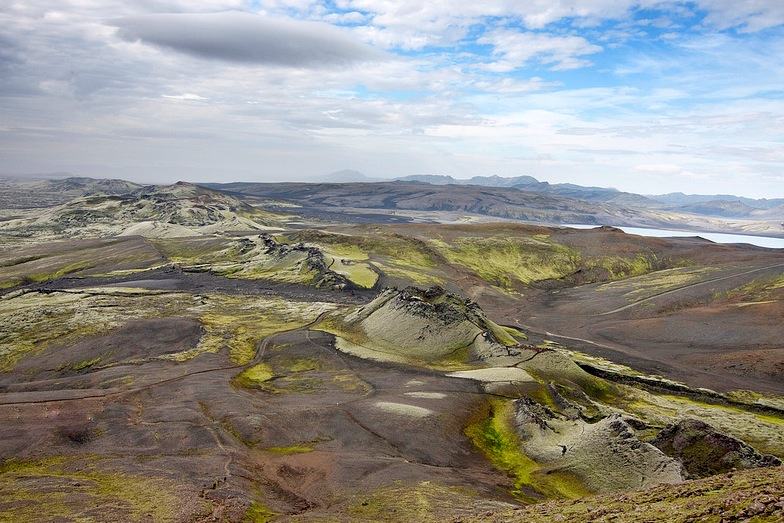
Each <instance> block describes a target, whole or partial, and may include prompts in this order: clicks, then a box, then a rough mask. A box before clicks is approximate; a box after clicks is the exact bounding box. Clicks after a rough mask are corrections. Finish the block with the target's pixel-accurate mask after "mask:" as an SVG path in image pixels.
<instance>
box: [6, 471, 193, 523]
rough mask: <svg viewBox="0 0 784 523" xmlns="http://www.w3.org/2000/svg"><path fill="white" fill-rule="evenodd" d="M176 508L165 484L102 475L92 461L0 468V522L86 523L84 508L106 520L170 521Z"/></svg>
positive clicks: (117, 474)
mask: <svg viewBox="0 0 784 523" xmlns="http://www.w3.org/2000/svg"><path fill="white" fill-rule="evenodd" d="M105 468H107V469H110V468H111V467H110V466H109V464H107V465H106V466H105ZM179 504H180V500H179V498H178V496H177V495H176V494H175V490H174V486H173V485H171V484H170V483H169V482H168V481H165V480H163V479H160V480H159V479H151V478H148V477H142V476H138V475H131V474H125V473H122V472H116V471H110V470H104V466H101V458H97V457H65V456H62V457H60V456H58V457H49V458H43V459H37V460H29V461H18V460H9V461H6V462H4V463H2V464H0V521H34V520H38V519H39V518H40V517H41V516H42V515H46V517H47V518H51V519H63V520H85V521H86V520H89V519H90V517H89V516H88V515H87V514H85V512H84V511H85V509H87V508H89V510H92V511H94V510H98V511H100V512H99V513H100V514H102V516H103V517H104V518H106V519H115V520H125V521H142V520H144V521H147V520H150V519H152V520H154V521H174V520H175V519H176V508H177V507H178V506H179Z"/></svg>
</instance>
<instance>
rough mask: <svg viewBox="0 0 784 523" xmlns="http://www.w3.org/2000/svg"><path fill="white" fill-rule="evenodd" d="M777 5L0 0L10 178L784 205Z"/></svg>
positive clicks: (2, 144)
mask: <svg viewBox="0 0 784 523" xmlns="http://www.w3.org/2000/svg"><path fill="white" fill-rule="evenodd" d="M783 24H784V2H781V1H778V0H776V1H774V0H747V1H740V0H734V1H730V0H697V1H694V2H679V1H670V0H580V1H578V0H529V1H526V2H519V1H512V0H485V1H482V2H476V1H473V2H468V1H463V0H452V1H438V0H435V1H432V2H428V3H423V2H420V1H414V0H397V1H391V0H332V1H329V2H321V1H311V0H273V1H269V2H268V1H254V2H247V1H244V0H205V1H201V2H188V1H186V0H149V1H146V2H119V1H115V0H105V1H99V0H91V1H83V0H64V1H60V2H44V1H38V0H31V1H28V2H24V3H12V4H10V5H4V6H0V43H2V44H4V45H2V46H0V73H1V74H0V171H1V172H5V173H37V172H49V171H70V172H74V173H78V174H84V175H93V176H112V177H123V178H129V179H135V180H141V181H147V182H159V181H160V182H167V181H174V180H177V179H189V180H210V181H228V180H259V181H265V180H294V179H307V178H310V177H315V176H320V175H324V174H326V173H329V172H331V171H334V170H339V169H345V168H351V169H357V170H359V171H362V172H364V173H366V174H367V175H370V176H375V177H395V176H404V175H409V174H424V173H428V174H449V175H452V176H455V177H459V178H460V177H470V176H474V175H492V174H498V175H502V176H515V175H521V174H528V175H532V176H536V177H537V178H540V179H542V180H548V181H551V182H573V183H580V184H589V185H604V186H614V187H618V188H620V189H624V190H629V191H636V192H642V193H655V192H669V191H684V192H695V193H707V192H710V193H714V192H725V193H736V194H744V195H748V196H756V197H782V196H784V169H783V167H784V143H783V141H784V100H783V98H784V97H783V96H782V95H784V58H782V57H784V25H783Z"/></svg>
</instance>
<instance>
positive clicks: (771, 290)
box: [715, 274, 784, 302]
mask: <svg viewBox="0 0 784 523" xmlns="http://www.w3.org/2000/svg"><path fill="white" fill-rule="evenodd" d="M715 299H717V300H721V301H729V302H742V301H764V300H781V299H784V274H779V275H778V276H772V277H769V278H758V279H756V280H753V281H751V282H749V283H747V284H746V285H743V286H741V287H738V288H736V289H732V290H729V291H726V292H723V293H719V294H717V295H716V296H715Z"/></svg>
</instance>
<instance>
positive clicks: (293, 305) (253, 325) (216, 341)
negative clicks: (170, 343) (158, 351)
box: [169, 295, 336, 365]
mask: <svg viewBox="0 0 784 523" xmlns="http://www.w3.org/2000/svg"><path fill="white" fill-rule="evenodd" d="M335 307H336V306H335V305H333V304H330V303H321V302H309V303H305V302H295V301H290V300H284V299H281V298H255V297H254V298H250V297H247V296H228V295H212V296H210V297H209V301H208V303H207V307H206V309H207V310H205V311H204V312H203V313H202V314H201V315H200V317H199V319H200V321H201V323H202V325H204V330H205V334H204V336H202V339H201V340H200V341H199V345H198V346H197V347H195V348H194V349H191V350H188V351H184V352H181V353H178V354H174V355H170V356H169V359H174V360H175V361H187V360H189V359H191V358H194V357H196V356H198V355H199V354H202V353H205V352H211V353H217V352H219V351H220V350H222V349H223V348H224V347H227V348H228V350H229V356H230V358H231V361H232V362H234V363H236V364H238V365H244V364H246V363H248V362H250V361H251V360H252V359H253V356H254V355H255V354H256V346H257V344H258V343H259V342H260V341H261V340H262V339H264V338H266V337H268V336H270V335H272V334H275V333H279V332H283V331H286V330H291V329H296V328H299V327H302V326H304V325H306V324H308V323H310V322H312V321H313V320H315V319H316V318H317V317H318V315H319V314H321V313H322V312H326V311H329V310H333V309H334V308H335Z"/></svg>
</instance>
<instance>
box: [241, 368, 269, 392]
mask: <svg viewBox="0 0 784 523" xmlns="http://www.w3.org/2000/svg"><path fill="white" fill-rule="evenodd" d="M274 377H275V374H274V373H273V371H272V367H270V366H269V365H267V364H266V363H259V364H258V365H254V366H252V367H249V368H247V369H245V370H243V371H242V372H240V373H239V374H237V375H236V376H235V377H234V380H233V383H234V384H235V385H236V386H238V387H244V388H246V389H265V388H266V385H265V383H266V382H268V381H270V380H271V379H273V378H274Z"/></svg>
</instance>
